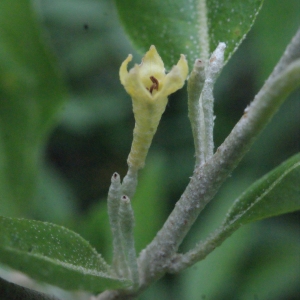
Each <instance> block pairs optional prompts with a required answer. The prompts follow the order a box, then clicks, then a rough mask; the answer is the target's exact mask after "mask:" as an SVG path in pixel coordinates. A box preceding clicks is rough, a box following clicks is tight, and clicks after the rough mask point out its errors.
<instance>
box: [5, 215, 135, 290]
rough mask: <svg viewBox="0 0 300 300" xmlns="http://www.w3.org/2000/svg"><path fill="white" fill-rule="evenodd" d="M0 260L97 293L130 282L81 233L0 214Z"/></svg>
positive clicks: (38, 276)
mask: <svg viewBox="0 0 300 300" xmlns="http://www.w3.org/2000/svg"><path fill="white" fill-rule="evenodd" d="M0 261H1V262H2V263H4V264H7V265H9V266H10V267H12V268H14V269H17V270H19V271H22V272H24V273H26V274H28V275H29V276H31V277H32V278H34V279H37V280H42V281H45V282H47V283H50V284H53V285H57V286H59V287H61V288H64V289H70V290H79V289H82V290H88V291H92V292H100V291H101V290H105V289H108V288H120V287H125V286H128V285H129V284H130V282H129V281H127V280H122V279H118V278H116V276H115V275H114V274H113V272H112V270H111V268H110V266H109V265H107V263H106V262H105V261H104V259H103V258H102V257H101V255H100V254H98V253H97V252H96V250H94V249H93V248H92V247H91V246H90V244H89V243H88V242H87V241H86V240H84V239H83V238H82V237H81V236H79V235H78V234H76V233H74V232H72V231H70V230H68V229H66V228H64V227H61V226H58V225H54V224H50V223H43V222H39V221H33V220H24V219H14V218H5V217H0Z"/></svg>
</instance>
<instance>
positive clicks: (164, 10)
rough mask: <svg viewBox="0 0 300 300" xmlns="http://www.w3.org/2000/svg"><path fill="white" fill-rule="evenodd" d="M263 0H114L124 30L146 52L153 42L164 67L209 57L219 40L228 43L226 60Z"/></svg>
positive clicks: (243, 35) (248, 27)
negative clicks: (182, 58) (184, 57)
mask: <svg viewBox="0 0 300 300" xmlns="http://www.w3.org/2000/svg"><path fill="white" fill-rule="evenodd" d="M262 2H263V1H262V0H250V1H249V0H230V1H222V0H206V1H205V0H174V1H173V0H172V1H170V0H167V1H161V0H151V1H145V0H126V1H123V0H116V4H117V7H118V12H119V15H120V18H121V21H122V22H123V24H124V27H125V30H126V32H127V33H128V35H129V37H130V38H131V39H132V41H133V43H134V45H135V46H136V47H137V49H138V50H140V51H141V52H143V53H144V52H146V50H148V49H149V46H150V45H151V44H154V45H155V46H156V47H157V49H158V51H159V53H160V55H161V56H162V58H163V60H164V62H165V63H166V65H167V67H168V68H170V67H171V66H172V65H174V64H175V62H176V61H177V60H178V59H179V55H180V54H181V53H182V54H186V55H187V56H188V60H189V65H190V67H191V65H192V64H193V63H194V61H195V59H196V58H199V57H200V58H208V54H209V52H212V51H213V50H215V48H216V47H217V45H218V43H219V42H225V43H226V44H227V50H226V55H225V60H228V58H229V57H230V56H231V55H232V53H233V52H234V51H235V49H236V48H237V46H238V45H239V43H240V42H241V40H242V39H243V38H244V37H245V34H246V33H247V32H248V31H249V29H250V28H251V26H252V24H253V22H254V20H255V17H256V15H257V13H258V11H259V9H260V7H261V5H262Z"/></svg>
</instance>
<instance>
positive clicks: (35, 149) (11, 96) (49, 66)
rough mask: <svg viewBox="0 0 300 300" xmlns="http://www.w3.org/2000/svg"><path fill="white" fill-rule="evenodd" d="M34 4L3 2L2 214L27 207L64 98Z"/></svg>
mask: <svg viewBox="0 0 300 300" xmlns="http://www.w3.org/2000/svg"><path fill="white" fill-rule="evenodd" d="M31 4H32V1H29V0H18V1H14V2H13V3H12V2H11V1H9V0H2V1H0V157H1V159H0V170H1V171H0V182H1V185H0V193H1V195H2V199H1V202H2V204H1V209H2V208H3V207H9V208H10V209H7V211H5V210H3V209H2V215H3V214H9V215H12V214H19V213H20V211H18V210H17V208H16V207H17V206H18V205H20V203H23V202H24V201H27V203H28V204H29V205H26V206H25V207H24V205H22V206H21V207H22V213H26V209H28V210H29V208H30V202H29V201H30V199H32V198H33V197H32V195H33V193H34V189H35V179H36V176H37V158H38V155H39V149H40V147H41V145H42V143H43V142H44V140H45V137H46V135H47V133H48V131H49V129H50V128H51V126H52V125H53V123H54V114H55V113H56V112H57V110H58V108H59V107H60V106H61V104H62V103H63V101H64V99H65V96H66V93H65V87H64V84H63V80H62V78H61V76H60V73H59V72H58V69H57V68H56V66H55V59H54V57H53V55H51V54H50V52H49V51H48V50H47V49H46V47H45V45H44V44H43V43H42V35H41V32H40V28H39V24H38V23H37V21H36V16H35V14H34V11H33V9H32V7H31ZM4 199H6V200H4ZM4 201H6V202H7V203H6V204H7V205H5V204H4V203H3V202H4ZM16 201H19V202H18V203H17V205H16V206H15V207H12V206H13V204H14V203H15V202H16ZM24 210H25V211H24Z"/></svg>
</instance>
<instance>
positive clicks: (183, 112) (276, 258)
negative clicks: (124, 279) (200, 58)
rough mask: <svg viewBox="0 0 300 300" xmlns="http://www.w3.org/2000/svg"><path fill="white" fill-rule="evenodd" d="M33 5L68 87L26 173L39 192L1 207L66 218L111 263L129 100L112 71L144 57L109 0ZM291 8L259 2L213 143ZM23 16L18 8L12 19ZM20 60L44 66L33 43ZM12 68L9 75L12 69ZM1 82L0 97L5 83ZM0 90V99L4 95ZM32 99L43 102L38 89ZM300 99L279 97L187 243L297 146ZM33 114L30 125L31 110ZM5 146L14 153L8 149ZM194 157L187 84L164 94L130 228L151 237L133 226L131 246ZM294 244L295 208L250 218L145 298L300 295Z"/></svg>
mask: <svg viewBox="0 0 300 300" xmlns="http://www.w3.org/2000/svg"><path fill="white" fill-rule="evenodd" d="M3 3H4V2H3ZM35 4H38V5H36V6H35V8H36V10H37V12H38V14H39V16H40V20H41V23H42V27H43V32H44V40H46V42H47V44H48V45H49V49H50V50H52V51H53V52H54V53H55V54H56V57H57V59H58V65H59V67H60V69H61V70H62V72H63V76H64V78H65V83H66V85H67V86H68V90H69V101H68V102H65V104H64V105H63V106H62V107H61V109H60V111H59V113H58V114H57V115H56V116H57V117H56V118H57V119H58V121H57V126H56V127H55V129H53V130H52V133H51V136H50V137H49V139H48V142H47V145H46V146H45V147H44V148H42V147H41V143H42V142H40V143H39V144H38V146H39V149H43V151H44V153H43V155H42V156H43V162H40V163H39V165H38V166H36V168H37V169H36V170H35V171H34V172H35V176H36V178H37V185H38V186H37V192H36V196H35V197H34V196H31V198H30V200H31V201H27V200H26V202H24V201H25V200H24V199H22V202H21V201H19V199H20V198H15V197H9V198H5V197H7V194H4V197H2V200H1V212H5V214H6V215H11V216H12V215H19V216H26V217H33V218H35V219H41V220H47V221H51V222H55V223H58V224H64V225H67V226H68V227H69V228H73V229H74V230H75V231H77V232H79V233H80V234H81V235H82V236H83V237H85V238H87V239H88V240H89V241H91V243H92V245H94V246H95V247H96V248H97V249H98V250H99V251H100V252H101V253H103V255H104V257H105V258H108V259H109V250H110V233H109V228H108V221H107V214H106V210H105V206H106V205H105V202H104V201H105V198H106V194H107V191H108V187H109V184H110V178H111V176H112V174H113V172H115V171H117V172H118V173H120V174H121V176H124V175H125V173H126V168H127V165H126V159H127V155H128V153H129V149H130V144H131V137H132V130H133V126H134V120H133V114H132V111H131V101H130V99H129V96H128V95H127V94H126V93H125V92H124V90H123V87H122V86H121V84H120V82H119V79H118V72H119V66H120V64H121V62H122V61H123V60H124V58H126V57H127V55H128V53H132V54H133V55H134V60H135V62H139V61H140V56H139V54H137V53H136V52H135V50H134V49H133V48H132V47H131V45H130V43H129V41H128V39H127V38H126V36H125V34H124V32H123V30H122V28H121V26H120V22H119V20H118V17H117V13H116V8H115V7H114V3H113V2H112V1H109V0H85V1H82V0H39V1H35ZM299 13H300V3H299V1H298V0H288V1H285V2H283V1H279V0H273V1H271V0H265V3H264V6H263V7H262V10H261V12H260V14H259V15H258V17H257V21H256V23H255V24H254V27H253V28H252V30H251V31H250V33H249V34H248V36H247V38H246V40H245V41H244V42H243V43H242V45H241V47H240V48H239V49H238V51H237V52H236V53H235V54H234V56H233V57H232V58H231V60H230V61H229V62H228V64H227V65H226V67H225V68H224V70H223V72H222V74H221V76H220V78H219V79H218V82H217V86H216V90H215V96H216V104H215V114H216V116H217V118H216V127H215V142H216V146H218V145H220V143H221V142H222V141H223V140H224V138H225V137H226V136H227V135H228V133H229V132H230V130H231V129H232V127H233V126H234V124H235V123H236V122H237V121H238V119H239V118H240V116H241V115H242V112H243V110H244V108H245V107H246V106H247V105H248V104H249V102H250V101H251V100H252V99H253V97H254V95H255V93H256V92H257V91H258V90H259V88H260V86H261V85H262V84H263V82H264V80H265V79H266V78H267V76H268V74H269V73H270V72H271V71H272V68H273V67H274V65H275V64H276V62H277V61H278V59H279V58H280V56H281V54H282V53H283V51H284V49H285V47H286V45H287V43H288V42H289V40H290V39H291V37H292V36H293V34H294V33H295V32H296V29H297V27H299V25H300V19H299ZM25 15H26V14H25ZM0 17H2V15H1V11H0ZM23 17H24V14H22V16H20V19H21V18H23ZM25 30H26V27H24V31H25ZM0 33H1V34H2V32H1V31H0ZM0 37H1V38H2V35H0ZM35 39H36V37H35ZM25 41H26V39H25ZM0 43H1V44H0V54H1V57H2V60H1V63H2V62H3V61H7V59H6V58H5V57H7V55H8V54H9V53H13V52H10V50H9V49H6V48H4V47H3V46H2V39H0ZM26 45H27V44H26ZM3 53H6V56H3ZM26 61H27V62H28V64H29V62H32V61H34V62H36V65H37V66H41V65H40V64H39V63H38V60H37V56H35V54H34V53H32V52H30V51H28V57H27V58H26ZM2 65H3V64H2ZM37 69H38V68H37ZM10 70H11V73H12V74H14V72H15V69H13V68H10ZM22 70H23V72H25V73H24V74H23V75H22V78H25V79H26V78H27V79H28V78H29V79H30V78H31V77H30V76H29V75H30V74H28V72H29V71H28V69H27V68H24V69H22ZM1 75H2V70H1ZM1 75H0V76H1ZM47 76H49V77H47ZM42 78H45V79H49V80H50V78H51V80H53V76H50V75H49V74H48V75H47V74H43V76H42ZM29 79H28V80H29ZM29 83H30V82H29ZM50 83H51V82H50ZM52 83H53V82H52ZM24 84H28V82H25V83H24ZM55 87H56V84H53V86H52V87H51V86H47V89H45V92H46V94H47V91H51V89H53V88H55ZM0 90H1V93H3V87H2V86H1V87H0ZM0 96H1V101H2V96H3V94H0ZM37 97H40V98H41V99H44V95H37ZM299 98H300V91H299V90H298V91H296V92H294V93H293V94H292V95H291V96H290V97H289V98H288V99H287V101H286V102H285V103H284V105H283V106H282V108H281V110H280V111H279V112H278V114H277V115H276V116H275V117H274V118H273V120H272V121H271V123H270V124H269V125H268V126H267V128H266V129H265V131H264V132H263V133H262V134H261V135H260V137H259V138H258V139H257V141H256V143H255V144H254V146H253V147H252V148H251V150H250V152H249V153H248V154H247V155H246V157H245V159H244V160H243V161H242V162H241V164H240V165H239V167H238V168H237V170H236V171H235V172H234V173H233V176H232V178H230V179H229V180H228V181H227V183H226V184H225V185H224V187H223V188H222V189H221V190H220V192H219V193H218V195H217V197H216V199H215V200H214V201H213V202H212V203H211V204H209V205H208V207H207V209H206V210H205V212H204V213H203V215H202V216H201V218H199V220H197V222H196V224H195V226H194V227H193V230H192V232H191V233H190V235H189V236H188V238H187V240H186V241H185V243H184V245H183V246H182V249H183V250H184V249H185V250H186V249H189V248H190V247H191V246H192V245H193V244H194V243H195V242H197V241H198V240H199V239H200V238H203V237H205V236H206V235H207V234H209V232H210V231H211V230H213V229H214V228H216V227H217V226H218V225H219V222H220V221H221V220H222V219H223V218H224V214H225V212H226V211H227V209H228V208H229V207H230V206H231V204H232V202H233V200H234V199H235V198H236V197H237V196H238V195H239V194H240V193H241V192H242V191H243V190H244V189H245V188H246V187H247V186H249V184H251V183H252V182H254V181H255V180H256V179H258V178H259V177H261V176H262V175H264V174H265V173H266V172H268V171H270V170H271V169H273V168H274V167H276V166H277V165H278V164H279V163H281V162H282V161H284V160H285V159H287V158H288V157H290V156H291V155H293V154H295V153H296V152H298V151H299V149H300V145H299V141H300V131H299V128H300V115H299V114H300V101H299ZM24 101H25V102H24V103H25V104H26V105H24V109H25V111H26V112H27V111H29V112H32V110H33V109H34V107H35V106H33V104H30V103H29V102H26V101H27V100H24ZM27 108H29V110H28V109H27ZM22 109H23V106H22ZM2 112H3V111H2ZM30 118H31V119H32V120H33V121H35V119H34V116H32V115H30ZM39 121H40V120H39ZM52 122H53V121H52ZM16 124H17V123H16ZM36 124H37V126H40V124H39V123H36ZM20 128H22V126H20ZM2 130H4V129H3V128H1V135H2ZM47 130H48V131H49V128H47ZM47 130H46V129H45V133H46V131H47ZM28 141H30V140H29V139H28V138H27V135H25V136H24V139H23V143H24V145H20V146H22V147H27V146H26V145H29V146H30V143H28ZM29 146H28V147H29ZM11 147H12V149H10V150H13V149H16V147H15V146H13V145H12V146H11ZM28 149H30V148H28ZM0 150H1V161H0V163H1V168H2V166H3V162H5V160H6V156H4V154H3V151H4V150H3V145H2V146H1V149H0ZM8 150H9V149H8ZM28 151H29V152H30V150H28ZM27 153H28V152H27ZM193 153H194V150H193V141H192V134H191V130H190V125H189V121H188V118H187V105H186V90H185V88H184V89H183V90H181V91H179V92H177V93H176V94H174V95H172V96H171V97H170V99H169V104H168V106H167V109H166V112H165V114H164V116H163V118H162V121H161V124H160V127H159V128H158V132H157V134H156V137H155V138H154V141H153V145H152V148H151V150H150V153H149V157H148V159H147V162H148V164H146V167H145V169H144V170H142V171H141V179H140V184H141V186H140V190H139V191H138V193H137V195H136V197H135V199H134V202H139V203H134V205H135V206H136V213H137V217H136V221H137V226H140V225H139V224H142V223H143V222H144V223H143V227H141V228H143V230H149V235H148V237H147V240H143V239H142V236H144V235H143V234H142V232H141V230H140V231H139V230H137V232H136V239H137V244H138V245H139V246H138V248H139V249H140V247H142V246H144V245H145V243H146V242H147V241H149V239H151V237H152V236H153V234H154V232H155V231H154V230H157V228H158V227H159V226H160V225H161V224H162V222H163V219H164V218H165V217H166V216H167V214H168V213H169V212H170V211H171V209H172V207H173V206H174V203H175V201H177V199H178V198H179V197H180V195H181V193H182V192H183V190H184V188H185V186H186V184H187V183H188V181H189V176H190V175H191V173H192V170H193V165H194V158H193ZM11 162H14V161H13V160H11ZM11 168H14V170H19V168H20V165H19V162H18V161H15V163H14V164H13V163H12V164H11ZM2 170H3V169H2ZM8 171H9V170H8ZM14 172H15V171H14ZM1 174H2V173H1ZM25 175H26V174H25ZM25 177H26V176H25ZM13 183H15V184H18V181H15V182H13ZM23 183H24V182H23ZM4 184H5V183H4ZM7 193H8V192H7ZM148 196H149V197H148ZM147 197H148V198H147ZM143 199H146V200H144V201H146V202H145V203H147V204H145V207H143V204H142V203H141V201H143ZM5 200H6V201H5ZM100 200H101V201H100ZM151 200H152V201H153V204H154V206H153V207H151ZM24 203H26V210H25V209H24ZM138 206H140V207H139V208H138ZM12 207H14V209H12ZM147 207H148V208H149V209H147ZM150 208H151V209H152V210H151V209H150ZM145 210H146V212H148V211H149V214H147V213H146V212H145ZM156 210H157V211H156ZM1 214H3V213H1ZM143 216H144V217H143ZM156 216H157V218H156ZM148 218H151V220H149V219H148ZM270 233H271V234H270ZM299 240H300V235H299V213H295V214H288V215H284V216H281V217H276V218H272V219H269V220H266V221H262V222H259V223H258V224H255V225H249V226H247V227H245V228H244V229H243V230H241V231H240V232H237V233H236V234H235V235H234V236H233V237H232V238H230V239H229V240H228V241H226V243H225V244H224V247H221V248H219V249H217V250H216V251H215V252H214V253H213V254H211V255H210V256H209V257H208V258H207V260H205V261H204V262H200V263H199V264H197V265H196V266H195V267H193V268H191V269H189V270H187V271H185V272H184V273H183V274H182V275H180V276H176V277H173V276H167V277H166V278H165V279H164V280H161V281H160V282H158V283H156V284H154V285H153V287H152V288H150V289H149V290H148V291H146V292H145V294H144V295H143V296H142V297H141V299H143V300H147V299H187V300H193V299H214V300H218V299H270V300H271V299H272V300H283V299H284V300H292V299H296V298H297V297H298V296H299V295H300V290H299V286H297V284H296V282H297V280H298V282H299V268H298V269H297V262H299V263H300V256H299V253H300V251H299V249H300V245H299ZM270 253H271V254H272V255H270ZM208 272H209V273H208Z"/></svg>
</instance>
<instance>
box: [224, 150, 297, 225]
mask: <svg viewBox="0 0 300 300" xmlns="http://www.w3.org/2000/svg"><path fill="white" fill-rule="evenodd" d="M299 182H300V153H299V154H296V155H294V156H293V157H291V158H290V159H288V160H287V161H285V162H284V163H282V164H281V165H280V166H278V167H277V168H276V169H274V170H273V171H271V172H269V173H268V174H266V175H265V176H264V177H262V178H261V179H260V180H258V181H256V182H255V183H254V184H253V185H252V186H250V187H249V188H248V189H247V190H246V191H245V192H244V193H243V194H242V195H241V196H240V197H239V198H238V199H237V200H236V201H235V203H234V204H233V206H232V208H231V209H230V210H229V212H228V214H227V217H226V219H225V221H224V223H223V226H224V227H227V228H228V227H229V228H230V227H235V226H240V225H243V224H247V223H250V222H254V221H257V220H261V219H265V218H268V217H272V216H276V215H280V214H284V213H288V212H293V211H296V210H299V209H300V185H299Z"/></svg>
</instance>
